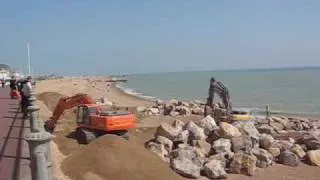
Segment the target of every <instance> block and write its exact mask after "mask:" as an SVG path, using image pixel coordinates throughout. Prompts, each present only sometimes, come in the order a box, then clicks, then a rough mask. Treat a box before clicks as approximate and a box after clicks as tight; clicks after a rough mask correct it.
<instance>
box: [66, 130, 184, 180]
mask: <svg viewBox="0 0 320 180" xmlns="http://www.w3.org/2000/svg"><path fill="white" fill-rule="evenodd" d="M135 141H136V140H135V138H134V137H131V139H130V140H129V141H127V140H125V139H123V138H121V137H119V136H116V135H105V136H101V137H100V138H98V139H96V140H94V141H92V142H91V143H90V144H89V145H88V146H86V147H84V148H83V149H81V150H79V151H78V152H74V153H72V154H71V155H70V156H69V157H67V158H66V159H65V160H64V161H63V163H62V169H63V171H64V173H65V174H66V175H67V176H70V177H71V178H73V179H77V180H84V179H85V177H86V176H87V175H88V174H96V176H97V177H100V178H101V177H103V178H104V179H109V180H113V179H117V180H121V179H123V180H127V179H131V180H134V179H137V180H138V179H139V180H140V179H159V180H160V179H161V180H162V179H166V180H170V179H172V180H177V179H182V178H181V177H180V176H179V175H177V174H176V173H175V172H173V171H172V170H171V169H170V168H169V167H168V164H166V163H165V162H163V161H161V160H160V159H159V158H158V157H157V156H156V155H155V154H153V153H152V152H150V151H148V150H147V149H145V148H144V147H143V146H141V145H139V144H137V143H135Z"/></svg>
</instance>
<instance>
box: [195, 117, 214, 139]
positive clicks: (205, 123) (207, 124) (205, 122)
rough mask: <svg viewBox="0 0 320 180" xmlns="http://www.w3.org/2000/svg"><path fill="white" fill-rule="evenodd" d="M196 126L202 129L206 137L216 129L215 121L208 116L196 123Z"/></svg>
mask: <svg viewBox="0 0 320 180" xmlns="http://www.w3.org/2000/svg"><path fill="white" fill-rule="evenodd" d="M197 124H198V126H200V127H201V128H203V129H204V132H205V134H206V135H209V134H210V133H211V132H212V131H213V130H214V129H216V128H218V126H217V124H216V121H215V120H214V119H213V118H212V117H211V116H210V115H208V116H206V117H205V118H203V119H201V120H200V121H198V122H197Z"/></svg>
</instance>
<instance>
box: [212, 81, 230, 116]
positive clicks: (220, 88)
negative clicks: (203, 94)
mask: <svg viewBox="0 0 320 180" xmlns="http://www.w3.org/2000/svg"><path fill="white" fill-rule="evenodd" d="M214 93H217V94H218V95H219V96H220V98H221V100H222V103H223V104H224V106H225V108H226V111H227V114H228V113H229V112H230V111H231V109H232V107H231V99H230V94H229V91H228V89H227V88H226V87H225V86H224V85H223V84H222V83H221V82H220V81H217V80H216V79H215V78H214V77H212V78H211V79H210V88H209V97H208V105H209V106H211V108H213V106H214V102H213V101H214Z"/></svg>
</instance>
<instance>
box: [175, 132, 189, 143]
mask: <svg viewBox="0 0 320 180" xmlns="http://www.w3.org/2000/svg"><path fill="white" fill-rule="evenodd" d="M188 140H189V131H188V130H184V131H182V132H180V133H179V134H178V136H177V137H176V138H175V140H174V142H182V143H188Z"/></svg>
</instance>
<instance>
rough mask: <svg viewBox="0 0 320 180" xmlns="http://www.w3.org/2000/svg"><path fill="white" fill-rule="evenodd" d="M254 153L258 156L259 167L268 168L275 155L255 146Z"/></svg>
mask: <svg viewBox="0 0 320 180" xmlns="http://www.w3.org/2000/svg"><path fill="white" fill-rule="evenodd" d="M252 153H253V155H255V156H256V157H257V164H256V165H257V167H259V168H266V167H268V166H270V165H272V163H273V156H272V155H271V154H270V153H269V152H268V151H267V150H265V149H261V148H254V149H253V150H252Z"/></svg>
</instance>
